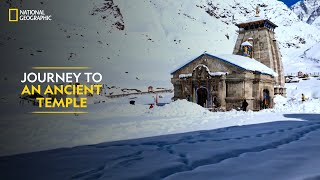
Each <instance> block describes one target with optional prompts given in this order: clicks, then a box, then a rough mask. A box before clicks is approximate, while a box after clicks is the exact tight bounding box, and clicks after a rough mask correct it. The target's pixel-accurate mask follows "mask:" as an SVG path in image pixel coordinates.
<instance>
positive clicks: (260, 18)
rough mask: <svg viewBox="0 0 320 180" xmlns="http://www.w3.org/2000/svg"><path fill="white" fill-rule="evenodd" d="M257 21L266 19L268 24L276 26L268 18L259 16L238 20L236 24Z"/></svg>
mask: <svg viewBox="0 0 320 180" xmlns="http://www.w3.org/2000/svg"><path fill="white" fill-rule="evenodd" d="M257 21H268V22H269V23H270V24H272V25H274V26H275V27H278V26H277V25H276V24H274V23H273V22H271V21H270V20H269V19H267V18H266V17H260V16H258V17H257V16H254V17H250V18H248V19H247V20H246V21H244V22H239V23H237V24H236V25H237V26H239V25H241V24H247V23H251V22H257Z"/></svg>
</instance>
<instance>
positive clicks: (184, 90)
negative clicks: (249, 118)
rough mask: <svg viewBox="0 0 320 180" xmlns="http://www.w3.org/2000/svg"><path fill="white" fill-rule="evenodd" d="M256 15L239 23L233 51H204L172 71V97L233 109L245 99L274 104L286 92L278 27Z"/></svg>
mask: <svg viewBox="0 0 320 180" xmlns="http://www.w3.org/2000/svg"><path fill="white" fill-rule="evenodd" d="M258 12H259V10H258V9H257V14H256V16H255V17H253V18H250V19H248V21H246V22H243V23H239V24H237V26H238V27H239V31H238V33H239V35H238V38H237V42H236V44H235V47H234V51H233V54H230V55H211V54H208V53H204V54H202V55H200V56H199V57H197V58H195V59H193V60H191V61H189V62H188V63H186V64H185V65H184V66H182V67H179V68H178V69H177V70H175V71H173V72H172V73H171V75H172V79H171V82H172V84H173V86H174V97H173V99H188V100H189V101H192V102H195V103H198V104H199V105H201V106H204V107H220V108H222V109H225V110H231V109H235V108H238V107H241V105H242V102H243V101H244V100H246V101H247V102H248V104H249V106H248V109H250V110H260V109H263V108H272V107H273V105H274V103H273V98H274V95H277V94H280V95H283V96H286V89H285V88H284V83H285V79H284V75H283V66H282V61H281V54H280V50H279V46H278V44H277V41H276V39H275V33H274V29H275V28H276V27H277V25H275V24H274V23H272V22H271V21H269V20H268V19H265V18H261V17H259V14H258Z"/></svg>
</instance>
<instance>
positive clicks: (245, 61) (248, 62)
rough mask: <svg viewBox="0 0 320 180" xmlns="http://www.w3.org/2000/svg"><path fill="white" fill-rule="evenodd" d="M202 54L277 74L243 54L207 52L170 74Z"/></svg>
mask: <svg viewBox="0 0 320 180" xmlns="http://www.w3.org/2000/svg"><path fill="white" fill-rule="evenodd" d="M203 55H207V56H210V57H212V58H214V59H218V60H221V61H223V62H225V63H228V64H231V65H233V66H236V67H238V68H241V69H244V70H248V71H255V72H260V73H263V74H269V75H272V76H278V74H277V73H275V72H274V71H273V70H272V69H270V68H269V67H267V66H266V65H264V64H262V63H260V62H258V61H257V60H255V59H253V58H247V57H244V56H239V55H234V54H222V55H211V54H208V53H204V54H202V55H200V56H198V57H196V58H195V59H193V60H191V61H189V62H188V63H186V64H184V65H183V66H181V67H179V68H177V69H176V70H174V71H173V72H172V73H171V74H174V73H175V72H177V71H178V70H180V69H182V68H184V67H186V66H187V65H189V64H190V63H192V62H193V61H195V60H197V59H198V58H199V57H201V56H203Z"/></svg>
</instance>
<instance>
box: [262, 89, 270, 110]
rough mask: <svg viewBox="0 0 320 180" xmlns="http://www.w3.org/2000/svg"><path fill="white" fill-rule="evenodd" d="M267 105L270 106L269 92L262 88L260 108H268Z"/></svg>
mask: <svg viewBox="0 0 320 180" xmlns="http://www.w3.org/2000/svg"><path fill="white" fill-rule="evenodd" d="M269 107H270V94H269V90H268V89H265V90H263V100H262V108H263V109H268V108H269Z"/></svg>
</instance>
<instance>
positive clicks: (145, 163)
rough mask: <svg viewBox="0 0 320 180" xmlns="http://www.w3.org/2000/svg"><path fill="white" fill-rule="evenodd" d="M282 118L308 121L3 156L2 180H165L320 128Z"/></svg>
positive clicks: (312, 119)
mask: <svg viewBox="0 0 320 180" xmlns="http://www.w3.org/2000/svg"><path fill="white" fill-rule="evenodd" d="M284 117H286V118H296V119H301V120H305V121H277V122H270V123H261V124H254V125H246V126H233V127H226V128H221V129H215V130H205V131H195V132H187V133H179V134H172V135H163V136H156V137H148V138H141V139H133V140H124V141H117V142H106V143H100V144H94V145H85V146H78V147H73V148H59V149H54V150H48V151H41V152H33V153H27V154H20V155H13V156H6V157H0V169H1V173H0V179H48V180H49V179H54V180H56V179H128V178H133V179H162V178H164V177H167V176H170V175H172V174H175V173H179V172H187V171H191V170H193V169H195V168H198V167H201V166H205V165H211V164H218V163H220V162H221V161H224V160H226V159H230V158H235V157H239V156H241V155H242V154H244V153H248V152H261V151H265V150H271V149H276V148H277V147H279V146H282V145H286V144H289V143H291V142H294V141H298V140H300V139H301V138H302V137H304V136H305V135H307V134H309V133H310V132H314V131H317V130H318V129H320V122H318V121H319V120H320V115H318V114H285V115H284ZM266 118H268V117H266ZM247 145H248V146H247ZM194 147H196V148H194ZM188 148H191V150H190V151H188ZM192 148H193V149H192ZM208 148H209V149H212V153H213V154H210V156H208V158H204V159H203V158H202V157H199V159H197V158H196V159H192V158H191V159H190V157H196V156H197V155H199V154H200V155H201V154H202V151H203V150H206V149H208ZM221 148H223V149H221ZM218 150H220V151H219V152H215V151H218ZM209 152H211V151H209ZM204 153H206V151H204ZM201 158H202V159H201ZM168 162H170V163H168ZM141 168H143V170H142V169H141ZM226 171H228V170H226Z"/></svg>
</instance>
